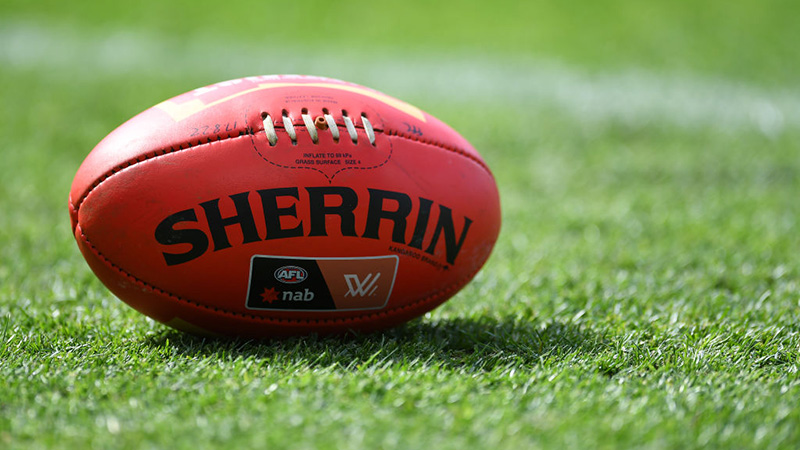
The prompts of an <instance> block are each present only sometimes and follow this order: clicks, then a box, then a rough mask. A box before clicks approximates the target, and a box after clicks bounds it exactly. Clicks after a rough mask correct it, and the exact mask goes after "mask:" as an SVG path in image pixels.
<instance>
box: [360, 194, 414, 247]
mask: <svg viewBox="0 0 800 450" xmlns="http://www.w3.org/2000/svg"><path fill="white" fill-rule="evenodd" d="M368 191H369V210H368V211H367V224H366V226H365V227H364V234H362V235H361V236H362V237H365V238H370V239H380V237H379V235H378V232H379V231H380V225H381V220H382V219H386V220H391V221H392V222H394V225H393V226H392V241H394V242H397V243H398V244H405V240H406V217H408V215H409V214H410V213H411V197H409V196H408V195H406V194H403V193H402V192H393V191H382V190H380V189H368ZM385 199H389V200H394V201H395V202H397V210H396V211H387V210H385V209H383V203H384V202H383V201H384V200H385Z"/></svg>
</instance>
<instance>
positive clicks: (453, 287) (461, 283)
mask: <svg viewBox="0 0 800 450" xmlns="http://www.w3.org/2000/svg"><path fill="white" fill-rule="evenodd" d="M80 233H81V239H83V241H84V242H85V243H86V244H87V245H88V246H89V248H90V249H91V250H92V253H94V254H95V255H96V256H97V257H98V258H100V260H102V262H103V263H104V264H105V265H107V266H108V267H110V268H111V269H113V270H115V271H117V272H118V273H120V274H122V275H123V276H124V277H126V278H128V279H129V280H131V281H133V282H134V283H136V284H138V285H140V286H143V287H145V288H147V289H151V290H152V291H153V292H155V293H157V294H159V295H162V296H166V297H169V298H171V299H173V300H177V301H179V302H183V303H187V304H189V305H192V306H194V307H199V308H202V309H206V310H209V311H213V312H216V313H223V314H226V315H229V316H233V317H243V318H246V319H251V320H256V321H261V322H267V323H279V324H292V325H301V324H322V325H327V324H333V323H358V322H364V321H367V320H369V319H372V318H376V317H382V316H383V317H389V316H392V315H395V314H396V313H399V312H402V311H404V310H407V309H410V308H414V307H417V306H421V305H424V304H426V303H429V302H434V301H436V300H439V299H441V298H442V297H444V296H447V295H449V294H451V293H452V292H453V291H455V290H458V289H459V288H461V287H462V286H464V284H465V283H466V282H468V281H469V280H470V279H472V277H474V276H475V274H477V273H478V271H479V270H480V267H478V268H477V269H475V270H474V271H472V272H470V273H469V274H468V275H467V276H465V277H462V278H460V279H459V280H458V281H456V282H455V283H452V284H450V285H449V286H447V287H446V288H444V289H442V290H440V291H437V292H435V293H433V294H431V295H429V296H427V297H425V298H423V299H420V300H417V301H416V302H413V303H409V304H407V305H403V306H399V307H397V308H393V309H388V310H385V311H379V312H375V313H370V314H366V315H363V316H358V317H351V318H332V319H287V318H269V317H260V316H256V315H253V314H243V313H239V312H235V311H229V310H227V309H223V308H219V307H214V306H208V305H204V304H202V303H198V302H195V301H193V300H189V299H187V298H183V297H180V296H178V295H175V294H172V293H170V292H167V291H165V290H163V289H160V288H158V287H155V286H153V285H151V284H149V283H147V282H146V281H143V280H141V279H139V278H137V277H136V276H134V275H133V274H131V273H129V272H127V271H126V270H124V269H122V268H121V267H119V266H117V265H116V264H114V263H113V262H112V261H111V260H109V259H108V258H106V256H105V255H103V254H102V253H100V251H99V250H98V249H97V247H95V246H94V244H92V243H91V241H89V238H88V237H87V236H86V234H85V233H84V232H83V230H80Z"/></svg>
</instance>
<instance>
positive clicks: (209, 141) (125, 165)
mask: <svg viewBox="0 0 800 450" xmlns="http://www.w3.org/2000/svg"><path fill="white" fill-rule="evenodd" d="M251 134H252V130H250V129H249V128H248V129H246V130H240V131H239V132H238V133H237V134H228V135H217V136H210V137H208V138H207V139H206V141H205V142H203V141H198V142H197V143H196V144H192V143H189V142H187V143H184V144H179V145H178V146H177V147H168V148H162V149H160V150H155V151H152V152H148V153H146V154H144V155H141V156H138V157H136V158H133V159H129V160H127V161H125V162H124V163H122V164H118V165H116V166H114V167H113V168H111V169H110V170H108V171H107V172H105V173H104V174H103V175H102V176H101V177H99V178H98V179H96V180H95V181H94V183H92V186H91V187H90V188H89V189H88V190H87V191H86V192H85V193H84V194H83V195H82V196H81V198H79V199H78V201H77V202H75V205H74V206H72V208H73V211H75V212H78V210H79V209H80V207H81V204H83V201H84V200H86V197H88V196H89V194H90V193H91V192H92V191H93V190H95V189H97V187H98V186H100V185H101V184H103V182H105V181H106V180H108V179H109V178H111V177H112V176H114V175H115V174H117V173H119V172H121V171H122V170H125V169H127V168H129V167H133V166H135V165H136V164H139V163H141V162H144V161H148V160H152V159H155V158H158V157H161V156H164V155H168V154H170V153H177V152H180V151H183V150H189V149H195V148H198V147H203V146H206V145H209V144H212V143H214V142H222V141H227V140H232V139H239V138H242V137H246V136H250V135H251ZM214 138H216V139H214Z"/></svg>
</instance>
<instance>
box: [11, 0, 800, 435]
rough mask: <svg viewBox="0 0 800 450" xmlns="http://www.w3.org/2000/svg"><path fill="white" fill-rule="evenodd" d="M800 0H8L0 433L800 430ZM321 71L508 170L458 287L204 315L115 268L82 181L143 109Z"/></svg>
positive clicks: (501, 171)
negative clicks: (413, 315) (332, 309)
mask: <svg viewBox="0 0 800 450" xmlns="http://www.w3.org/2000/svg"><path fill="white" fill-rule="evenodd" d="M798 16H800V7H799V6H798V4H797V3H795V2H789V1H780V0H774V1H766V2H765V1H758V2H757V1H750V0H747V1H740V2H723V1H714V0H704V1H699V2H674V1H673V2H667V1H664V2H657V3H656V2H635V1H624V0H604V1H599V2H585V3H576V4H564V5H561V4H560V3H557V2H556V3H552V2H551V3H545V2H519V3H518V2H475V3H468V4H464V3H437V4H436V5H428V3H427V2H404V3H403V4H402V5H394V6H393V5H390V4H366V3H352V2H349V3H344V4H341V3H336V4H333V3H327V2H314V3H306V4H304V3H293V4H286V3H281V4H269V3H267V2H238V3H235V4H234V3H231V4H227V5H219V4H214V3H212V2H197V1H194V2H173V3H169V4H166V3H162V2H155V1H148V2H123V3H118V2H117V3H108V4H105V5H103V4H94V3H93V2H85V3H78V4H74V2H45V1H42V2H17V1H10V2H6V3H4V4H3V5H2V6H0V133H2V135H3V136H4V137H5V139H4V144H3V145H2V146H0V158H1V159H0V207H1V209H0V380H1V381H0V448H8V449H17V448H97V449H112V448H142V449H147V448H165V449H166V448H168V449H197V448H222V447H223V446H225V447H227V448H276V449H277V448H287V449H303V448H319V449H341V448H409V449H423V448H431V449H434V448H435V449H469V448H474V449H486V448H495V449H521V448H525V449H529V448H552V449H564V448H575V449H606V448H607V449H612V448H647V449H662V448H663V449H669V448H674V449H685V448H763V449H794V448H798V447H800V375H799V374H798V369H800V326H798V323H800V320H799V319H800V258H799V257H798V251H800V237H799V236H798V221H799V220H800V201H798V192H800V158H798V154H800V83H798V75H799V74H800V47H798V46H797V43H798V42H800V27H797V26H795V24H794V22H795V21H796V17H798ZM286 72H302V73H312V74H317V75H326V76H333V77H340V78H345V79H348V80H350V81H354V82H358V83H363V84H366V85H368V86H371V87H374V88H377V89H380V90H383V91H385V92H387V93H389V94H393V95H396V96H398V97H401V98H403V99H406V100H409V101H410V102H412V103H414V104H416V105H417V106H419V107H421V108H423V109H425V110H427V111H429V112H431V113H433V114H434V115H437V116H438V117H440V118H442V119H443V120H445V121H446V122H448V123H450V124H451V125H452V126H453V127H454V128H456V129H458V130H460V131H461V132H462V134H464V135H465V136H466V137H467V138H468V139H470V140H471V141H472V142H473V144H474V145H475V147H476V148H478V149H480V150H481V152H482V153H483V155H484V156H485V159H486V160H487V162H488V163H489V165H490V166H491V167H492V169H493V170H494V173H495V175H496V178H497V181H498V184H499V186H500V191H501V196H502V202H503V219H504V224H503V231H502V234H501V237H500V240H499V242H498V243H497V246H496V248H495V252H494V254H493V256H492V258H491V259H490V260H489V262H488V264H487V265H486V267H485V268H484V270H483V271H482V272H481V273H480V274H479V275H478V276H477V278H476V279H475V280H474V282H473V283H471V284H470V285H469V286H468V287H466V288H465V289H464V290H463V291H462V292H461V293H460V294H458V295H457V296H456V297H455V298H453V299H452V300H451V301H449V302H448V303H446V304H445V305H443V306H442V307H440V308H439V309H437V310H435V311H434V312H432V313H430V314H428V315H426V316H425V317H423V318H421V319H418V320H416V321H413V322H411V323H409V324H407V325H406V326H403V327H400V328H398V329H394V330H389V331H387V332H385V333H378V334H373V335H367V336H350V337H346V338H316V337H309V338H299V339H291V340H286V341H279V342H244V341H208V340H203V339H199V338H195V337H191V336H187V335H183V334H180V333H178V332H176V331H173V330H171V329H168V328H166V327H164V326H162V325H159V324H156V323H153V322H152V321H150V320H148V319H146V318H144V317H143V316H141V315H139V314H138V313H136V312H134V311H133V310H132V309H130V308H128V307H127V306H125V305H124V304H123V303H122V302H120V301H119V300H117V299H116V298H114V297H113V296H112V295H111V294H110V293H109V292H108V291H107V290H106V289H105V288H104V287H103V286H102V285H101V283H100V282H99V281H98V280H97V279H95V277H94V275H93V274H92V273H91V271H90V270H89V268H88V267H87V265H86V264H85V262H84V261H83V259H82V258H81V256H80V254H79V252H78V250H77V248H76V245H75V243H74V241H73V238H72V236H71V234H70V226H69V219H68V216H67V206H66V198H67V192H68V189H69V185H70V182H71V180H72V176H73V175H74V173H75V170H77V168H78V166H79V165H80V163H81V161H82V160H83V158H84V157H85V155H86V154H87V153H88V152H89V151H90V150H91V148H92V147H93V146H94V145H95V144H96V143H97V142H98V141H99V140H100V139H101V138H102V137H103V136H105V135H106V134H107V133H108V132H110V131H111V130H112V129H113V128H115V127H116V126H117V125H119V124H120V123H122V122H123V121H125V120H127V119H128V118H129V117H131V116H133V115H134V114H136V113H138V112H140V111H141V110H143V109H145V108H148V107H150V106H151V105H153V104H155V103H158V102H160V101H161V100H164V99H165V98H168V97H171V96H174V95H177V94H179V93H181V92H184V91H187V90H189V89H193V88H195V87H198V86H202V85H205V84H209V83H213V82H216V81H220V80H223V79H227V78H235V77H240V76H246V75H253V74H258V73H286Z"/></svg>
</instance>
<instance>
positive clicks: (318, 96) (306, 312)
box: [69, 76, 500, 337]
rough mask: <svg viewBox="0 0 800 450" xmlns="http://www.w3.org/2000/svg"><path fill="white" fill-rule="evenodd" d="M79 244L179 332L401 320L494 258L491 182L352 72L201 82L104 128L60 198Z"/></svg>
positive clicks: (460, 141) (453, 138)
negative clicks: (349, 77) (352, 78)
mask: <svg viewBox="0 0 800 450" xmlns="http://www.w3.org/2000/svg"><path fill="white" fill-rule="evenodd" d="M69 210H70V216H71V218H72V228H73V230H74V233H75V239H76V240H77V241H78V246H79V247H80V250H81V252H82V253H83V256H84V257H85V258H86V261H87V262H88V263H89V266H90V267H91V268H92V270H93V271H94V273H95V274H97V276H98V277H99V278H100V280H101V281H102V282H103V283H104V284H105V285H106V286H107V287H108V288H109V289H110V290H111V291H112V292H113V293H114V294H115V295H117V296H118V297H119V298H121V299H122V300H124V301H125V302H126V303H128V304H129V305H131V306H132V307H134V308H135V309H137V310H138V311H140V312H142V313H143V314H146V315H148V316H150V317H152V318H154V319H156V320H159V321H161V322H163V323H165V324H167V325H169V326H172V327H174V328H177V329H180V330H184V331H189V332H193V333H201V334H217V335H228V336H246V337H272V336H287V335H298V334H307V333H312V332H317V333H340V332H344V331H346V330H361V331H371V330H377V329H382V328H386V327H390V326H394V325H397V324H400V323H402V322H404V321H407V320H409V319H411V318H414V317H417V316H419V315H421V314H423V313H425V312H427V311H429V310H431V309H433V308H435V307H436V306H438V305H439V304H441V303H442V302H444V301H445V300H447V299H448V298H450V297H451V296H452V295H453V294H455V293H456V292H457V291H458V290H459V289H461V288H462V287H463V286H464V285H465V284H466V283H467V282H469V280H471V279H472V277H473V276H474V275H475V273H476V272H477V271H478V270H479V269H480V268H481V266H482V265H483V263H484V262H485V261H486V259H487V258H488V257H489V253H490V252H491V250H492V247H493V246H494V243H495V240H496V239H497V235H498V233H499V231H500V202H499V198H498V193H497V186H496V184H495V181H494V178H493V177H492V174H491V172H490V171H489V168H488V167H487V166H486V163H485V162H484V161H483V159H481V157H480V155H479V154H478V152H477V151H476V150H475V149H474V148H473V147H472V146H471V145H470V144H469V142H467V141H466V140H465V139H464V138H462V137H461V136H460V135H459V134H458V133H456V132H455V131H453V130H452V129H451V128H449V127H448V126H447V125H445V124H444V123H442V122H440V121H439V120H437V119H436V118H434V117H432V116H430V115H428V114H426V113H424V112H423V111H421V110H419V109H417V108H415V107H413V106H411V105H409V104H407V103H404V102H402V101H400V100H397V99H395V98H392V97H390V96H388V95H385V94H382V93H380V92H377V91H374V90H372V89H368V88H365V87H362V86H359V85H356V84H352V83H346V82H343V81H338V80H332V79H328V78H320V77H309V76H259V77H249V78H242V79H238V80H231V81H226V82H222V83H218V84H215V85H211V86H207V87H204V88H200V89H196V90H194V91H191V92H188V93H186V94H183V95H179V96H178V97H175V98H173V99H171V100H167V101H165V102H163V103H160V104H158V105H156V106H154V107H152V108H150V109H148V110H146V111H144V112H143V113H141V114H139V115H138V116H136V117H134V118H132V119H131V120H129V121H128V122H126V123H124V124H123V125H121V126H120V127H119V128H117V129H116V130H114V131H113V132H112V133H111V134H109V135H108V136H107V137H106V138H105V139H103V141H102V142H100V143H99V144H98V145H97V147H95V149H94V150H92V152H91V153H90V154H89V156H88V157H87V158H86V160H85V161H84V162H83V164H82V165H81V167H80V169H78V173H77V174H76V175H75V180H74V181H73V184H72V190H71V192H70V196H69Z"/></svg>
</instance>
